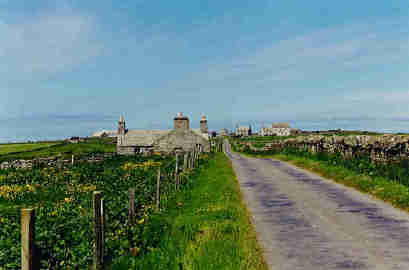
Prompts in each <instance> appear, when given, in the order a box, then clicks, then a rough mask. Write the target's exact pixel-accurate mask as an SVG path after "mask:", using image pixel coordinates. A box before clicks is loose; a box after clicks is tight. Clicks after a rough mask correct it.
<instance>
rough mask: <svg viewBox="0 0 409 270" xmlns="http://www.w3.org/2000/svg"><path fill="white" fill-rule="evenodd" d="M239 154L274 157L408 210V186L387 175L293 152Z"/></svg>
mask: <svg viewBox="0 0 409 270" xmlns="http://www.w3.org/2000/svg"><path fill="white" fill-rule="evenodd" d="M241 154H243V155H245V156H247V157H258V158H274V159H278V160H281V161H286V162H288V163H291V164H293V165H295V166H298V167H300V168H304V169H307V170H309V171H312V172H314V173H317V174H319V175H321V176H323V177H325V178H328V179H332V180H334V181H335V182H337V183H340V184H343V185H345V186H349V187H352V188H355V189H357V190H359V191H361V192H363V193H367V194H369V195H371V196H374V197H375V198H378V199H381V200H383V201H385V202H388V203H390V204H392V205H393V206H395V207H397V208H400V209H402V210H405V211H407V212H409V187H408V186H406V185H404V184H402V183H400V182H399V181H396V180H393V179H390V178H387V177H381V176H371V175H369V174H367V173H358V172H356V171H354V170H351V169H348V168H345V167H344V166H340V165H333V164H330V162H327V161H319V160H315V159H313V158H311V157H304V156H297V155H295V154H283V153H278V154H267V155H265V154H262V153H261V154H250V153H245V154H244V153H241Z"/></svg>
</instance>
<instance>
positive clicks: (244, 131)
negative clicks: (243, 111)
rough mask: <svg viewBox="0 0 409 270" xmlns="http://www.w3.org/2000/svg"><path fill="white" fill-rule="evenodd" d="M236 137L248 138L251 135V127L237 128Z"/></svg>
mask: <svg viewBox="0 0 409 270" xmlns="http://www.w3.org/2000/svg"><path fill="white" fill-rule="evenodd" d="M235 133H236V136H242V137H247V136H250V135H251V126H241V127H238V128H236V132H235Z"/></svg>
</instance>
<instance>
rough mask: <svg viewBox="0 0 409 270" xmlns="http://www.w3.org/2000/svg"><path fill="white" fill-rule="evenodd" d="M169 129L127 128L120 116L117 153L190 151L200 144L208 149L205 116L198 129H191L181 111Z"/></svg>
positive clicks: (205, 150)
mask: <svg viewBox="0 0 409 270" xmlns="http://www.w3.org/2000/svg"><path fill="white" fill-rule="evenodd" d="M173 124H174V128H173V129H171V130H128V129H126V125H125V120H124V118H123V117H122V116H121V119H120V121H119V122H118V137H117V138H118V139H117V153H118V154H120V155H134V154H138V153H149V152H160V153H164V154H170V153H173V152H174V151H176V150H183V151H190V150H192V149H193V148H194V147H196V146H201V148H202V150H203V151H204V152H209V151H210V141H209V134H208V127H207V119H206V117H205V116H203V117H202V119H201V120H200V129H199V130H196V129H191V128H190V124H189V118H188V117H187V116H184V115H183V114H182V113H178V115H177V116H176V117H175V118H174V120H173Z"/></svg>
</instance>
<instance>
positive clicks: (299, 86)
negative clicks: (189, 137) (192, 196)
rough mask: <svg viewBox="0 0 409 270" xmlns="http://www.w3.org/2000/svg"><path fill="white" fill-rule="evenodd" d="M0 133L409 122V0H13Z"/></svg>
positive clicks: (1, 14) (7, 22)
mask: <svg viewBox="0 0 409 270" xmlns="http://www.w3.org/2000/svg"><path fill="white" fill-rule="evenodd" d="M0 94H1V95H0V97H1V98H0V142H9V141H25V140H46V139H58V138H66V137H70V136H89V135H91V134H92V133H93V132H95V131H97V130H102V129H107V130H113V129H116V127H117V122H118V120H119V117H120V115H121V114H122V115H124V117H125V120H126V123H127V126H128V128H135V129H167V128H172V118H173V117H174V116H175V115H176V114H177V112H183V113H184V114H185V115H187V116H189V118H190V121H191V126H193V127H194V128H197V127H199V120H200V117H201V115H202V114H204V115H206V116H207V118H208V121H209V129H210V130H219V129H220V128H229V129H231V128H233V127H235V126H236V125H247V124H251V125H252V126H253V127H256V128H257V127H260V126H262V125H269V124H271V123H272V122H282V121H285V122H289V123H290V124H291V126H293V127H296V128H301V129H305V130H318V129H335V128H342V129H365V130H373V131H383V132H409V106H408V105H407V104H408V103H409V1H407V0H394V1H369V0H361V1H352V0H344V1H324V0H314V1H301V0H297V1H296V0H286V1H277V0H275V1H273V0H257V1H242V0H234V1H233V0H224V1H214V0H206V1H198V0H178V1H165V0H162V1H156V0H149V1H148V0H121V1H113V0H98V1H97V0H88V1H80V0H70V1H69V0H49V1H48V0H37V1H26V0H0Z"/></svg>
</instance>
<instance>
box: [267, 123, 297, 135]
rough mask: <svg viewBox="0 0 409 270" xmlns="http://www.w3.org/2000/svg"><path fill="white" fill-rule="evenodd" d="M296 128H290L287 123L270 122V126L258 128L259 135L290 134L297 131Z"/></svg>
mask: <svg viewBox="0 0 409 270" xmlns="http://www.w3.org/2000/svg"><path fill="white" fill-rule="evenodd" d="M298 131H299V130H298V129H293V128H290V125H289V124H288V123H277V124H272V125H271V127H263V128H261V129H260V136H290V135H291V134H296V133H298Z"/></svg>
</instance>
